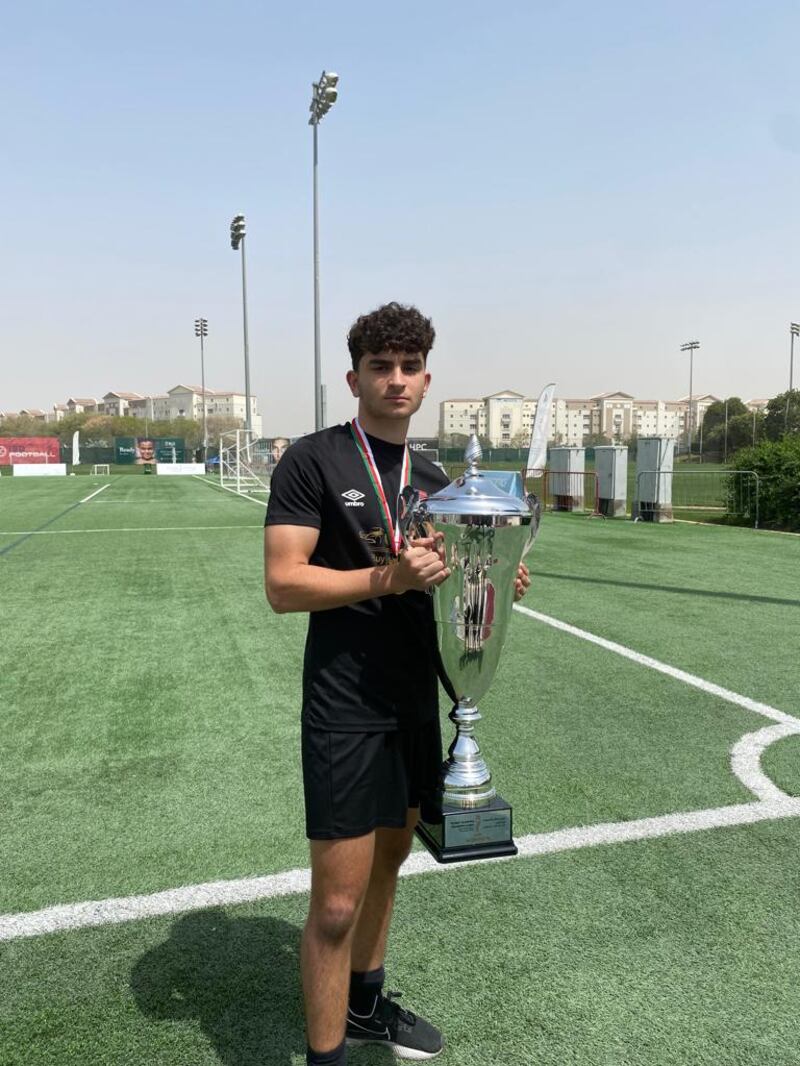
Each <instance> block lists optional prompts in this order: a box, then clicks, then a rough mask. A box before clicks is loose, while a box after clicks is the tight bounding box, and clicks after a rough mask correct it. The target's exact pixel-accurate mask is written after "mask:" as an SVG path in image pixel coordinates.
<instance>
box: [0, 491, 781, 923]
mask: <svg viewBox="0 0 800 1066" xmlns="http://www.w3.org/2000/svg"><path fill="white" fill-rule="evenodd" d="M26 488H27V486H26ZM59 489H60V490H62V484H59ZM30 495H37V498H38V495H39V494H30ZM23 502H24V504H25V505H26V506H28V505H29V501H28V499H27V496H26V498H25V501H23ZM63 504H64V500H63V499H61V498H59V500H58V501H57V502H54V508H53V510H54V513H59V512H60V510H63V507H62V505H63ZM38 505H40V502H39V504H38ZM262 516H263V509H262V508H260V507H259V506H258V505H256V504H254V503H253V502H251V501H248V500H243V499H240V498H236V497H233V496H230V495H229V494H222V493H218V492H213V491H210V490H209V488H208V487H207V486H205V485H203V484H202V483H200V482H199V481H196V480H194V479H188V480H187V479H175V480H170V481H167V480H166V479H163V480H162V481H160V482H159V481H157V480H156V479H153V480H150V479H133V478H120V479H112V484H111V487H110V488H109V489H107V490H105V491H104V492H103V493H101V494H100V495H99V496H97V497H96V498H95V499H94V500H92V501H91V502H89V503H88V504H86V505H83V506H80V507H77V508H75V509H73V510H71V511H69V512H68V513H67V514H66V515H64V517H62V518H61V519H59V520H58V521H57V522H55V523H53V525H51V526H49V527H48V528H49V529H52V530H62V529H71V530H87V531H88V530H93V529H96V530H106V531H109V532H85V533H82V532H76V533H63V534H61V535H58V534H57V533H55V532H54V533H52V534H49V533H46V534H41V535H38V536H32V537H29V538H28V539H27V540H24V541H22V542H19V543H16V546H15V547H13V549H12V550H11V551H10V552H8V553H7V554H6V555H5V556H0V567H2V570H0V580H1V581H2V587H3V594H4V603H5V604H7V609H8V611H9V616H10V617H14V619H15V625H14V627H13V629H11V630H9V631H8V632H7V633H6V640H5V643H4V646H3V650H2V656H3V659H4V663H5V669H4V670H3V671H2V672H0V697H2V706H3V708H4V721H5V725H6V729H5V731H4V738H3V741H2V747H3V765H4V774H3V777H2V779H0V810H2V812H3V813H2V816H0V822H1V823H2V827H3V833H2V837H0V866H1V867H2V869H3V870H4V877H3V879H2V881H0V911H19V910H30V909H36V908H38V907H42V906H46V905H49V904H53V903H58V902H69V901H73V900H81V899H86V898H104V897H108V896H116V895H127V894H131V893H139V892H152V891H157V890H160V889H163V888H169V887H172V886H174V885H180V884H192V883H197V882H202V881H209V880H217V879H219V878H236V877H243V876H250V875H253V874H260V873H270V872H275V871H279V870H283V869H287V868H291V867H294V866H298V865H299V866H304V865H305V864H306V862H307V853H306V845H305V840H304V837H303V819H302V804H301V802H300V797H301V786H300V767H299V728H298V713H299V705H300V665H301V656H302V647H303V638H304V632H305V618H304V617H301V616H292V615H284V616H280V617H277V616H275V615H273V614H272V613H271V612H270V611H269V609H268V607H267V605H266V602H265V599H264V595H263V591H262V561H261V552H262V549H261V539H262V534H261V528H260V522H261V521H262ZM194 526H199V527H200V528H199V529H194V528H192V527H194ZM17 528H18V529H21V528H23V527H22V526H19V525H18V526H17ZM115 528H116V529H117V532H114V529H115ZM629 528H630V530H631V533H632V535H633V536H634V537H636V538H638V539H639V541H640V542H641V543H642V544H644V545H651V546H652V550H653V552H654V553H655V551H656V540H655V538H654V536H653V530H651V529H642V528H641V527H639V526H636V527H633V526H631V527H629ZM617 529H618V527H616V526H613V525H606V524H599V525H594V524H593V523H587V522H585V521H584V522H575V521H570V520H569V519H567V520H566V521H564V520H563V519H561V518H550V519H548V520H547V521H546V522H545V526H544V532H543V533H542V537H541V539H540V542H539V544H538V545H537V548H536V550H535V553H534V554H533V555H532V556H531V563H532V565H533V566H534V567H536V564H537V563H539V564H540V565H542V566H545V567H546V566H547V565H550V566H553V565H556V566H558V565H560V563H559V558H560V557H568V559H569V563H570V566H572V567H573V568H575V566H576V561H577V562H579V561H580V559H581V556H580V551H579V549H580V547H581V546H582V545H584V544H585V541H586V538H587V537H588V538H593V543H594V542H596V539H597V537H598V536H599V535H600V534H605V535H606V536H607V537H608V538H609V541H610V543H611V544H613V543H614V542H613V537H614V536H618V535H619V534H618V532H617ZM152 530H158V531H152ZM151 531H152V532H151ZM655 532H656V534H659V533H661V532H662V531H661V530H660V529H659V530H656V531H655ZM715 532H718V531H715ZM722 535H723V536H724V535H728V536H731V535H734V536H735V535H736V534H735V533H734V534H730V533H723V534H722ZM687 539H689V540H691V536H690V537H688V538H687ZM12 543H15V542H12ZM624 554H625V557H626V558H628V559H630V557H631V555H632V552H631V550H630V547H629V546H627V545H626V546H625V549H624ZM656 561H657V556H656V555H655V554H654V557H653V564H654V565H655V563H656ZM545 572H546V570H545ZM604 572H605V573H608V567H606V569H605V570H604ZM576 573H579V571H576ZM551 587H552V586H551V585H548V582H547V581H546V580H544V579H543V578H542V577H541V575H540V574H539V573H538V571H537V576H536V578H535V582H534V589H533V592H532V593H531V595H530V597H529V602H530V604H531V606H535V607H540V608H542V609H548V608H550V609H552V610H553V611H554V613H558V614H560V615H562V616H563V615H564V614H565V613H566V614H567V615H568V614H569V612H564V611H563V610H562V606H563V605H561V604H555V605H551V604H548V603H547V602H546V593H547V592H548V590H549V589H550V588H551ZM555 587H556V588H558V589H560V588H561V585H560V584H558V585H556V586H555ZM582 592H583V596H584V598H585V599H586V600H587V602H589V603H591V602H593V600H594V601H600V602H601V603H602V602H604V601H605V602H607V604H608V608H607V610H606V612H605V614H606V615H613V614H614V613H619V604H618V603H617V602H616V600H615V599H614V598H613V597H609V596H608V595H607V593H606V590H605V589H604V588H601V589H600V590H597V589H595V588H594V587H593V586H590V587H589V593H586V592H585V590H582ZM592 594H593V595H592ZM773 609H774V608H773ZM578 621H580V622H584V621H585V610H584V609H583V608H582V611H581V614H580V616H579V618H578ZM605 621H607V619H606V618H604V622H605ZM592 627H593V628H598V629H600V631H605V630H604V627H603V626H602V625H599V624H597V622H596V620H595V622H594V623H593V626H592ZM592 627H590V628H592ZM669 651H670V649H669V648H667V649H666V652H667V657H669ZM482 709H483V713H484V716H485V719H484V722H483V723H482V724H481V727H480V729H479V734H478V735H479V739H480V741H481V743H482V745H483V748H484V751H485V753H486V757H487V760H488V761H489V764H490V766H491V767H492V769H493V772H494V775H495V782H496V785H497V787H498V788H499V790H500V791H501V793H502V794H503V795H504V796H505V797H506V798H507V799H508V800H509V801H510V802H511V803H512V804H513V806H514V812H515V813H514V817H515V831H516V832H517V833H530V832H541V831H547V830H550V829H556V828H563V827H569V826H572V825H583V824H593V823H597V822H605V821H617V820H621V819H632V818H638V817H644V816H647V815H656V814H668V813H671V812H673V811H676V810H691V809H700V808H706V807H716V806H720V805H723V804H726V803H736V802H741V801H743V800H746V799H749V798H750V797H749V794H748V793H747V792H746V790H745V789H744V788H743V787H742V786H741V785H740V783H739V782H738V781H737V780H736V779H735V778H734V777H733V776H732V775H731V773H730V769H729V766H728V751H729V749H730V747H731V746H732V744H733V743H734V742H735V741H736V739H737V738H738V737H739V736H741V735H742V734H743V733H745V732H747V731H749V730H750V729H752V728H754V727H755V726H754V724H753V716H752V715H751V714H749V713H748V712H744V711H742V710H740V709H739V708H736V707H733V706H731V705H729V704H726V703H724V702H722V701H720V700H718V699H716V698H715V697H712V696H707V695H705V694H703V693H699V692H696V691H693V690H691V689H688V688H686V686H684V685H682V684H681V683H680V682H678V681H674V680H671V679H669V678H665V677H663V676H660V675H657V674H653V673H652V672H650V671H646V670H643V669H642V668H641V667H640V666H637V665H635V664H632V663H629V662H627V661H624V660H622V659H620V658H618V657H616V656H613V655H609V653H608V652H606V651H603V650H601V649H598V648H596V647H593V646H591V645H588V644H586V643H584V642H582V641H579V640H576V639H575V638H574V637H570V636H566V635H564V634H561V633H556V632H554V631H553V630H551V629H549V628H548V627H546V626H543V625H542V624H541V623H538V622H535V621H532V620H531V619H529V618H527V617H524V616H522V615H519V614H515V615H514V616H513V621H512V626H511V631H510V635H509V639H508V643H507V646H506V648H505V651H504V655H503V658H502V661H501V666H500V669H499V671H498V675H497V677H496V680H495V683H494V685H493V686H492V688H491V689H490V692H489V693H488V695H487V696H486V697H485V698H484V701H483V704H482ZM443 710H445V711H447V710H449V707H447V706H446V701H445V706H444V707H443ZM451 736H452V727H451V726H450V724H449V723H447V722H446V723H445V738H446V743H449V738H450V737H451Z"/></svg>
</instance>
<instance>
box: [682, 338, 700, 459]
mask: <svg viewBox="0 0 800 1066" xmlns="http://www.w3.org/2000/svg"><path fill="white" fill-rule="evenodd" d="M699 347H700V341H687V342H686V344H682V345H681V351H682V352H688V353H689V410H688V412H687V415H686V439H687V442H688V445H689V458H691V456H692V422H693V418H692V403H693V401H694V396H693V395H692V388H693V375H694V353H695V351H696V350H697V349H698V348H699Z"/></svg>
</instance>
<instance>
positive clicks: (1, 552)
mask: <svg viewBox="0 0 800 1066" xmlns="http://www.w3.org/2000/svg"><path fill="white" fill-rule="evenodd" d="M110 485H111V482H110V481H108V482H106V484H105V485H101V486H100V488H99V489H98V490H97V492H92V493H90V494H89V495H88V496H84V498H83V499H82V500H77V501H76V502H75V503H71V504H70V505H69V507H65V508H64V510H63V511H59V513H58V514H57V515H54V516H53V517H52V518H48V520H47V521H46V522H42V524H41V525H40V526H37V527H36V529H32V530H30V531H29V532H28V533H22V534H20V535H19V536H18V538H17V540H12V542H11V543H10V544H6V546H5V548H0V556H2V555H7V554H8V553H9V552H10V551H13V550H14V548H18V547H19V545H20V544H24V543H25V541H26V540H28V538H29V537H32V536H34V535H35V534H36V533H42V532H43V531H44V530H46V529H47V527H48V526H52V524H53V523H54V522H57V521H58V520H59V518H64V516H65V515H68V514H69V513H70V511H74V510H75V508H76V507H80V506H81V505H82V504H84V503H88V502H89V500H91V499H92V498H93V497H95V496H96V495H97V493H98V492H102V491H103V489H107V488H109V487H110ZM54 532H55V531H54ZM11 535H12V536H15V534H13V533H12V534H11Z"/></svg>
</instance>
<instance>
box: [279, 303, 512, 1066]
mask: <svg viewBox="0 0 800 1066" xmlns="http://www.w3.org/2000/svg"><path fill="white" fill-rule="evenodd" d="M434 338H435V333H434V329H433V326H432V324H431V322H430V320H429V319H427V318H425V317H424V316H423V315H422V314H421V313H420V312H419V311H418V310H417V309H416V308H414V307H403V306H401V305H399V304H396V303H390V304H387V305H385V306H384V307H381V308H379V309H378V310H377V311H373V312H372V313H371V314H368V315H364V316H362V317H361V318H359V319H358V320H357V321H356V323H355V324H354V325H353V327H352V329H351V330H350V333H349V335H348V347H349V349H350V355H351V359H352V370H350V371H348V374H347V383H348V385H349V386H350V391H351V392H352V394H353V396H354V397H356V398H357V400H358V417H357V418H355V419H354V420H353V422H352V423H348V424H346V425H344V426H335V427H332V428H330V429H325V430H322V431H321V432H319V433H314V434H312V435H310V436H308V437H304V438H302V439H301V440H300V441H298V442H297V443H296V444H294V445H293V446H292V447H291V448H289V449H288V451H287V452H286V454H285V455H284V456H283V458H282V459H281V461H280V463H279V465H278V466H277V467H276V469H275V473H274V475H273V478H272V485H271V493H270V502H269V508H268V510H267V517H266V530H265V578H266V591H267V597H268V599H269V602H270V604H271V605H272V607H273V609H274V610H275V611H278V612H285V611H308V612H309V613H310V619H309V628H308V638H307V641H306V650H305V662H304V667H303V713H302V758H303V780H304V791H305V804H306V831H307V835H308V837H309V840H310V847H311V902H310V908H309V915H308V920H307V922H306V926H305V930H304V932H303V942H302V949H301V968H302V975H303V990H304V996H305V1007H306V1024H307V1039H308V1054H307V1062H308V1064H309V1066H343V1064H344V1063H345V1061H346V1051H345V1047H346V1040H347V1041H349V1042H373V1041H374V1042H378V1043H383V1044H387V1045H389V1046H390V1047H391V1048H392V1049H393V1050H394V1052H395V1053H396V1054H397V1055H398V1056H399V1057H402V1058H414V1059H425V1058H431V1057H433V1056H434V1055H437V1054H438V1053H439V1052H440V1051H441V1049H442V1037H441V1034H440V1033H439V1032H438V1030H437V1029H435V1028H434V1027H433V1026H432V1025H431V1024H430V1023H429V1022H427V1021H426V1020H425V1019H424V1018H421V1017H419V1016H417V1015H415V1014H412V1013H411V1012H410V1011H407V1010H404V1009H403V1008H401V1007H400V1006H399V1005H398V1004H397V1003H396V1002H395V1001H394V999H393V998H392V995H391V993H390V994H389V996H384V995H383V973H384V971H383V962H384V954H385V949H386V940H387V934H388V931H389V923H390V920H391V915H392V907H393V903H394V895H395V887H396V883H397V873H398V870H399V868H400V866H401V865H402V863H403V861H404V860H405V858H406V857H407V855H408V853H409V851H410V849H411V843H412V838H413V832H414V826H415V825H416V822H417V818H418V815H419V804H420V800H421V799H422V798H423V797H424V796H425V795H427V794H431V793H432V791H433V789H434V788H435V785H436V780H437V776H438V771H439V767H440V764H441V739H440V733H439V720H438V690H437V676H436V664H435V647H436V634H435V631H434V622H433V614H432V610H431V602H430V597H429V596H427V595H426V594H425V593H426V590H427V589H429V588H430V587H431V586H434V585H437V584H440V583H441V582H442V581H445V580H446V579H447V577H448V576H449V571H448V570H447V569H446V568H445V566H444V563H443V561H442V559H441V558H440V555H439V554H438V552H437V551H435V550H434V548H435V545H434V542H433V541H432V540H426V539H423V540H417V541H414V542H413V543H412V545H411V546H410V547H408V548H403V545H402V543H401V540H400V535H399V530H398V527H397V498H398V494H399V493H400V491H401V489H402V488H403V487H404V486H405V485H406V484H409V483H411V484H412V485H413V486H414V488H418V489H420V490H422V491H423V492H425V493H427V494H431V493H433V492H436V491H438V489H439V488H442V487H443V486H444V485H446V484H447V483H448V478H447V477H446V476H445V475H444V474H443V473H442V472H441V471H440V470H439V469H438V468H437V467H435V466H434V465H433V464H432V463H430V462H428V461H427V460H425V459H423V458H420V457H418V456H417V457H414V459H413V462H412V461H411V455H410V452H409V449H408V446H407V444H406V435H407V433H408V425H409V421H410V419H411V416H412V415H413V414H414V413H415V411H417V410H418V409H419V406H420V404H421V403H422V400H423V397H424V396H425V393H426V392H427V390H428V386H429V384H430V374H429V373H428V371H427V367H426V361H427V356H428V352H429V351H430V349H431V348H432V346H433V342H434ZM527 584H528V576H527V570H525V569H524V567H523V568H521V572H520V575H519V577H518V580H517V594H518V595H522V594H523V592H524V591H525V588H526V587H527Z"/></svg>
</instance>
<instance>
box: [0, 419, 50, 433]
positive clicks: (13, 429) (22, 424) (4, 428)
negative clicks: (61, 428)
mask: <svg viewBox="0 0 800 1066" xmlns="http://www.w3.org/2000/svg"><path fill="white" fill-rule="evenodd" d="M56 436H58V434H57V433H56V427H55V423H54V422H40V421H39V420H38V419H37V418H31V417H30V415H14V416H13V417H11V418H4V419H3V421H2V422H0V437H56Z"/></svg>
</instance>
